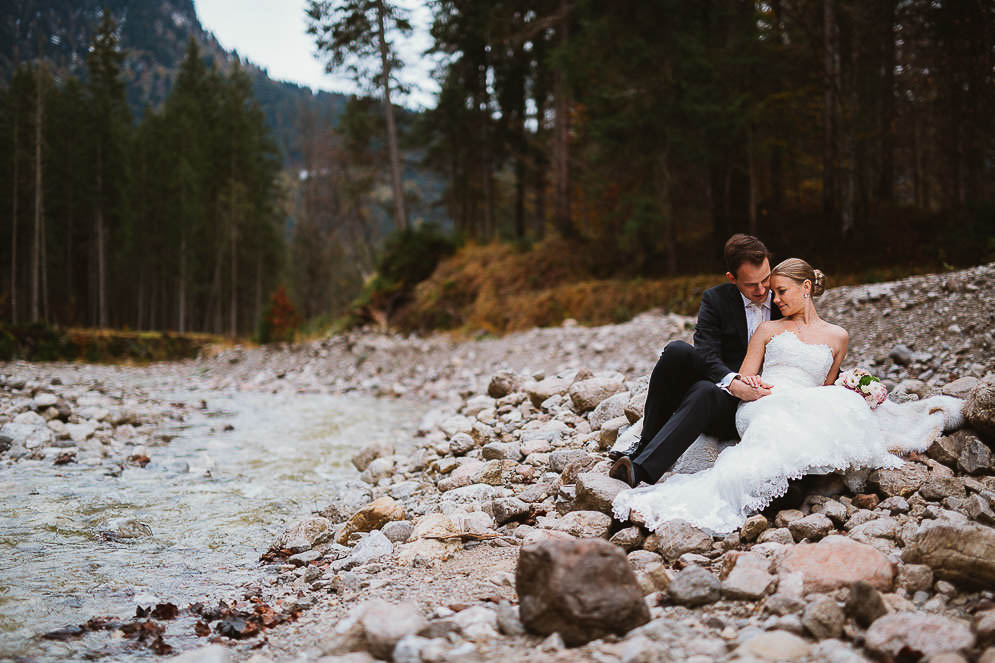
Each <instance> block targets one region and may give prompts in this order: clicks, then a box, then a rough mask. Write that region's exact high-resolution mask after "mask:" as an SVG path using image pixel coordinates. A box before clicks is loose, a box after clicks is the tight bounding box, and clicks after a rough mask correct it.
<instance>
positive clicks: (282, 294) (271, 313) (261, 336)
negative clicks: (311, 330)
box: [257, 285, 301, 343]
mask: <svg viewBox="0 0 995 663" xmlns="http://www.w3.org/2000/svg"><path fill="white" fill-rule="evenodd" d="M300 324H301V318H300V315H299V314H298V313H297V309H296V308H295V307H294V304H293V302H291V301H290V297H288V296H287V291H286V289H285V288H284V287H283V286H282V285H280V286H278V287H277V288H276V290H274V291H273V294H272V295H270V298H269V303H268V304H267V305H266V309H265V310H264V311H263V316H262V320H260V321H259V330H258V332H257V336H258V340H259V342H260V343H272V342H276V341H293V340H294V334H295V333H296V331H297V328H298V327H299V326H300Z"/></svg>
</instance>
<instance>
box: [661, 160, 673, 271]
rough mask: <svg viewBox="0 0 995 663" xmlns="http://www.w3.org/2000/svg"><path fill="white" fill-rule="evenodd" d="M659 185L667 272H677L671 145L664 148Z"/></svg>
mask: <svg viewBox="0 0 995 663" xmlns="http://www.w3.org/2000/svg"><path fill="white" fill-rule="evenodd" d="M658 164H659V176H658V179H657V181H658V183H659V184H658V186H659V194H660V208H661V210H662V211H663V222H664V249H663V250H664V254H665V255H666V256H667V273H668V274H676V273H677V232H676V229H675V225H676V219H674V205H673V197H672V195H671V190H670V188H671V176H670V146H669V145H667V147H666V148H665V149H664V152H663V154H661V155H660V157H659V160H658Z"/></svg>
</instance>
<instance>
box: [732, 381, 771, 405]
mask: <svg viewBox="0 0 995 663" xmlns="http://www.w3.org/2000/svg"><path fill="white" fill-rule="evenodd" d="M757 382H758V384H757V386H756V387H754V386H751V385H749V384H747V383H746V382H745V381H744V380H743V379H741V378H739V377H737V378H735V379H734V380H733V381H732V382H731V383H730V384H729V393H730V394H732V395H733V396H735V397H736V398H738V399H739V400H741V401H755V400H757V399H758V398H763V397H764V396H768V395H770V385H769V384H767V383H765V382H762V381H759V380H758V381H757Z"/></svg>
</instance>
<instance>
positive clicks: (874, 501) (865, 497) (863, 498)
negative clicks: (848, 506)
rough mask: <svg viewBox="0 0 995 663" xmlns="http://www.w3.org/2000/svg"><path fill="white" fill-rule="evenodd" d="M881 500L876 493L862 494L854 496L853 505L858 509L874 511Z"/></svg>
mask: <svg viewBox="0 0 995 663" xmlns="http://www.w3.org/2000/svg"><path fill="white" fill-rule="evenodd" d="M880 502H881V500H880V499H879V498H878V496H877V495H876V494H874V493H861V494H859V495H854V496H853V505H854V506H855V507H857V508H858V509H873V508H875V507H876V506H877V505H878V504H879V503H880Z"/></svg>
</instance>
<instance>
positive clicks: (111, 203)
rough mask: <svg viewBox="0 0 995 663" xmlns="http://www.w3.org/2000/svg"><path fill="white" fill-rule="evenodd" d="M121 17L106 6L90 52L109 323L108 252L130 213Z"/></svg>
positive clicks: (99, 238) (101, 315)
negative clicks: (128, 210)
mask: <svg viewBox="0 0 995 663" xmlns="http://www.w3.org/2000/svg"><path fill="white" fill-rule="evenodd" d="M119 42H120V40H119V37H118V34H117V23H116V22H115V21H114V19H113V18H112V17H111V15H110V14H109V13H108V12H104V15H103V18H102V19H101V22H100V25H99V26H98V27H97V32H96V34H95V35H94V38H93V44H92V46H91V49H90V54H89V57H88V58H87V67H88V69H89V75H90V76H89V81H88V87H89V93H90V112H91V117H90V121H91V127H92V132H91V141H92V146H93V148H92V149H93V155H92V156H93V160H92V164H93V182H92V187H93V189H92V199H93V212H94V246H95V251H96V255H95V261H94V262H95V263H96V279H97V283H96V308H97V316H96V320H95V321H94V322H95V323H96V324H97V325H98V326H100V327H105V326H107V325H108V324H109V323H110V311H109V303H108V292H107V282H108V271H109V269H110V256H109V252H110V251H111V249H112V248H113V247H114V245H115V239H116V235H117V234H118V233H120V232H122V231H123V230H124V224H125V222H126V218H125V217H126V215H127V199H126V196H127V186H128V169H127V164H126V154H127V142H128V139H129V136H128V134H129V132H130V128H131V118H130V113H129V111H128V106H127V103H126V102H125V94H124V82H123V81H122V80H121V64H122V62H123V61H124V55H125V54H124V52H122V51H121V49H120V46H119Z"/></svg>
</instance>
